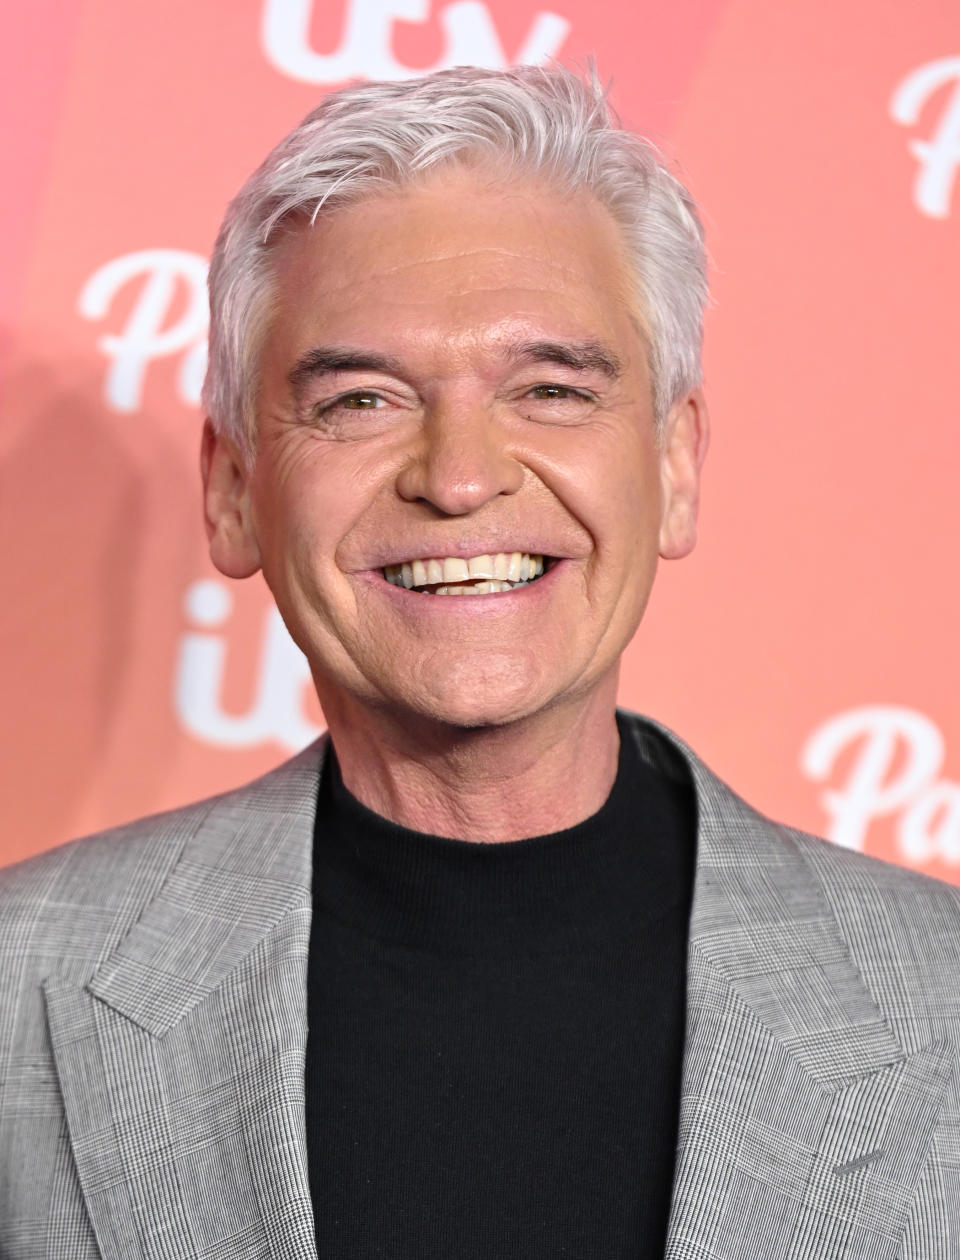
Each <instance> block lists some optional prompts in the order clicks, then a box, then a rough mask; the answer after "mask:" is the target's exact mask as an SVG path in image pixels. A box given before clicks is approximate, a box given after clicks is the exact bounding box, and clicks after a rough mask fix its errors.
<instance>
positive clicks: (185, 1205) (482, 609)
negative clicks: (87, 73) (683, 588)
mask: <svg viewBox="0 0 960 1260" xmlns="http://www.w3.org/2000/svg"><path fill="white" fill-rule="evenodd" d="M705 296H706V290H705V260H704V249H703V242H702V232H701V228H700V224H699V221H698V218H697V215H696V212H695V209H694V207H693V203H692V201H691V199H690V196H689V194H688V193H687V192H686V190H685V189H684V188H683V186H682V185H681V184H680V183H679V182H678V181H677V180H676V178H675V177H674V176H673V175H672V174H671V173H670V172H669V170H668V169H667V168H666V167H665V165H664V164H663V162H662V160H661V159H660V158H659V157H658V155H657V154H656V152H655V151H654V150H653V149H652V148H651V147H650V146H649V145H648V144H647V143H646V142H645V141H643V140H641V139H640V138H638V137H636V136H634V135H632V134H631V133H629V132H627V131H624V130H622V129H621V128H620V127H619V126H618V125H617V124H616V122H615V121H614V120H613V119H612V118H611V117H610V115H609V113H608V110H607V106H606V103H605V100H604V98H603V94H602V92H601V91H600V90H599V89H598V88H597V86H596V85H595V84H592V83H586V84H585V83H582V82H581V81H580V80H579V79H577V78H576V77H575V76H574V75H572V74H570V73H568V72H566V71H563V70H560V69H551V70H535V69H520V70H516V71H512V72H509V73H502V74H501V73H493V72H487V71H481V70H470V69H459V70H455V71H449V72H444V73H441V74H436V75H432V76H428V77H426V78H424V79H422V80H418V81H413V82H407V83H402V84H393V83H391V84H366V85H361V86H358V87H353V88H349V89H346V90H345V91H343V92H340V93H335V94H333V95H332V96H330V97H329V98H327V100H326V101H324V103H323V104H322V105H321V106H320V107H319V109H317V110H316V111H315V112H314V113H313V114H312V115H310V116H309V117H308V118H307V119H306V120H305V121H304V123H303V124H302V125H301V126H300V127H299V128H297V129H296V130H295V131H294V132H293V133H292V134H291V135H290V136H289V137H288V138H287V139H286V140H284V141H283V142H282V143H281V144H280V145H279V146H278V148H277V149H276V150H275V151H274V152H273V153H272V154H271V155H270V156H269V157H268V158H267V160H266V162H265V163H264V164H263V166H261V167H260V169H259V170H258V171H257V172H256V173H255V174H254V175H253V176H252V177H251V179H250V180H249V181H248V183H247V184H246V185H245V186H244V188H243V189H242V190H241V192H240V194H239V195H238V197H237V198H236V200H235V201H234V202H233V204H232V206H231V208H230V210H229V212H228V215H227V219H226V222H225V224H224V227H223V229H222V231H221V234H220V237H219V239H218V242H217V246H216V250H215V254H214V259H213V265H212V268H211V310H212V324H211V359H210V371H209V375H208V379H207V385H206V391H205V404H206V407H207V411H208V415H209V419H208V421H207V424H206V427H205V430H204V437H203V460H202V462H203V479H204V487H205V508H206V521H207V530H208V535H209V539H210V551H211V555H212V558H213V561H214V563H215V564H216V565H217V567H218V568H219V569H220V570H221V571H222V572H224V573H225V574H227V575H229V576H231V577H234V578H246V577H249V576H251V575H253V574H255V573H258V572H262V573H263V575H264V577H265V578H266V581H267V582H268V584H269V586H270V589H271V591H272V592H273V595H274V597H275V598H276V601H277V604H278V606H279V608H280V610H281V613H282V614H283V617H284V620H285V622H286V624H287V626H288V627H289V630H290V633H291V634H292V635H293V637H294V639H295V640H296V642H297V643H298V644H299V646H300V647H301V648H302V650H303V651H304V653H305V654H306V657H307V659H308V660H309V662H310V665H311V669H312V673H313V678H314V681H315V684H316V688H317V692H318V695H319V697H320V700H321V703H322V706H323V711H324V714H325V716H326V719H327V722H328V725H329V735H328V736H327V737H325V738H324V739H322V740H321V741H320V742H319V743H318V744H317V745H316V746H314V747H312V748H310V749H307V750H306V751H305V752H304V753H303V754H301V755H300V757H298V758H296V759H295V760H294V761H293V762H291V763H289V764H288V765H286V766H282V767H280V769H278V770H277V771H274V772H273V773H272V774H270V775H268V776H266V777H265V778H264V779H262V780H260V781H258V782H257V783H255V784H252V785H250V786H249V787H246V788H242V789H240V790H238V791H236V792H233V793H230V794H229V795H227V796H224V797H220V798H217V799H214V800H212V801H207V802H204V803H202V804H200V805H198V806H194V807H190V808H188V809H184V810H180V811H176V812H174V813H172V814H167V815H164V816H161V817H159V818H154V819H148V820H144V821H141V822H137V823H133V824H131V825H130V826H128V827H126V828H122V829H120V830H118V831H115V832H112V833H108V834H105V835H103V836H99V837H93V838H90V839H88V840H86V841H83V842H81V843H79V844H76V845H73V846H67V847H66V848H64V849H61V850H58V851H55V852H54V853H52V854H48V855H46V856H44V857H42V858H39V859H36V860H34V861H33V862H30V863H27V864H24V865H23V866H21V867H19V868H16V869H13V870H11V871H8V872H4V873H3V875H2V877H0V912H2V913H0V948H2V949H3V951H4V952H3V954H2V957H3V958H4V959H5V960H6V963H5V967H4V972H3V979H4V984H5V991H4V994H3V1005H2V1007H0V1037H2V1040H0V1055H2V1057H0V1069H2V1073H3V1075H2V1076H0V1079H2V1080H3V1085H4V1092H3V1096H2V1103H0V1252H2V1254H3V1256H4V1257H10V1258H11V1260H21V1258H25V1257H31V1258H32V1257H41V1256H43V1257H50V1256H84V1257H92V1256H97V1255H99V1256H104V1257H112V1258H114V1260H120V1258H121V1257H122V1258H123V1260H130V1257H164V1260H166V1258H167V1257H171V1256H177V1257H201V1256H202V1257H214V1256H218V1257H219V1256H222V1257H231V1258H232V1257H268V1256H270V1257H280V1256H284V1257H287V1256H304V1257H306V1256H313V1255H316V1254H319V1255H321V1256H326V1255H330V1256H338V1257H339V1256H343V1257H351V1258H354V1257H356V1258H358V1260H363V1258H364V1257H371V1258H372V1257H391V1260H394V1258H396V1260H404V1258H407V1257H410V1258H412V1257H417V1258H418V1260H424V1258H430V1257H438V1258H439V1257H445V1258H447V1257H474V1256H475V1257H483V1258H484V1260H492V1258H497V1257H503V1258H507V1257H541V1256H542V1257H554V1256H561V1255H569V1256H576V1257H591V1258H592V1257H600V1256H602V1257H604V1260H613V1258H616V1257H624V1258H626V1257H632V1258H636V1257H650V1258H653V1257H661V1256H671V1257H676V1258H677V1260H679V1258H680V1257H684V1258H687V1260H693V1258H694V1257H697V1258H698V1260H699V1258H702V1260H706V1258H707V1257H711V1258H715V1260H721V1258H727V1257H729V1258H730V1260H733V1258H734V1257H737V1258H740V1260H747V1258H749V1260H758V1258H761V1257H784V1256H791V1257H796V1258H803V1257H810V1260H814V1258H816V1260H830V1258H834V1257H851V1258H852V1257H857V1260H867V1258H870V1257H875V1258H876V1260H880V1258H881V1257H882V1258H887V1257H890V1258H891V1260H892V1258H893V1257H894V1256H899V1257H903V1258H904V1260H907V1258H914V1260H920V1258H921V1257H922V1258H923V1260H938V1258H939V1257H943V1258H944V1260H946V1257H948V1256H955V1255H956V1254H957V1248H958V1246H960V1161H958V1160H957V1158H956V1152H957V1150H960V1107H958V1094H957V1083H956V1082H957V1075H958V1074H957V1071H956V1067H957V1062H956V1061H957V1051H956V1048H955V1047H956V1041H957V1037H958V1034H960V1000H958V997H957V993H958V986H957V961H958V958H957V955H958V945H957V942H958V940H960V932H958V929H960V913H958V910H960V907H958V898H957V894H956V892H955V891H954V890H952V889H949V888H947V887H945V886H943V885H938V884H935V883H932V882H930V881H927V880H923V879H921V878H918V877H916V876H913V875H910V874H908V873H906V872H903V871H897V870H894V869H893V868H888V867H884V866H882V865H879V864H876V863H873V862H871V861H869V860H867V859H864V858H862V857H860V856H857V855H853V854H849V853H845V852H841V851H839V850H836V849H833V848H831V847H830V846H828V845H825V844H824V843H823V842H821V841H818V840H815V839H813V838H811V837H808V836H803V835H800V834H799V833H796V832H792V831H788V830H787V829H785V828H782V827H779V826H777V825H776V824H774V823H771V822H769V821H768V820H766V819H764V818H762V817H761V816H760V815H758V814H756V813H754V812H753V811H752V810H750V809H749V807H748V806H746V805H745V804H744V803H743V802H742V801H740V800H739V799H738V798H737V797H736V796H735V795H734V794H733V793H732V792H731V791H730V790H729V789H728V788H726V787H725V786H724V785H723V784H722V783H721V782H719V780H717V779H716V778H715V777H714V776H713V775H712V774H711V773H710V771H709V770H708V769H707V768H706V767H705V766H704V765H703V764H702V763H701V762H700V761H699V760H698V759H697V758H696V756H695V755H694V754H693V753H692V752H691V751H690V750H689V749H688V748H686V747H685V746H684V745H683V744H681V743H680V742H679V741H678V740H677V739H676V738H675V737H674V736H672V735H671V734H669V733H668V732H667V731H665V730H663V729H662V728H661V727H658V726H657V725H655V724H654V723H652V722H649V721H647V720H645V719H641V718H639V717H636V716H634V715H630V714H626V713H622V712H618V711H617V709H616V692H617V671H618V665H619V661H620V658H621V655H622V653H623V651H624V648H625V647H626V646H627V644H628V643H629V641H630V639H631V637H632V635H633V634H634V632H635V630H636V628H637V626H638V624H639V622H640V619H641V617H642V615H643V612H644V609H645V607H646V603H647V600H648V598H649V596H650V591H651V587H652V584H653V580H654V576H655V572H656V568H657V564H658V561H659V560H660V559H661V558H667V559H675V558H679V557H682V556H684V555H686V554H687V553H688V552H689V551H690V550H691V548H692V547H693V545H694V541H695V527H696V516H697V499H698V485H699V475H700V468H701V465H702V462H703V458H704V455H705V453H706V448H707V416H706V409H705V404H704V399H703V394H702V390H701V386H700V366H699V363H700V357H699V356H700V338H701V316H702V310H703V305H704V301H705Z"/></svg>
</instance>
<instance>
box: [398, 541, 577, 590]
mask: <svg viewBox="0 0 960 1260" xmlns="http://www.w3.org/2000/svg"><path fill="white" fill-rule="evenodd" d="M552 563H553V561H552V560H551V558H550V557H549V556H542V555H538V554H533V553H531V552H528V551H498V552H497V553H496V555H481V556H470V557H468V558H463V557H461V556H441V557H436V556H434V557H430V558H425V559H417V560H405V561H403V562H402V563H401V564H388V565H386V566H385V567H384V568H383V570H382V573H383V576H384V578H386V580H387V581H388V582H390V583H391V585H393V586H400V587H403V588H404V589H405V590H408V591H412V592H413V593H415V594H418V595H500V594H504V593H505V592H507V591H515V590H517V588H518V587H521V586H530V585H531V583H533V582H536V581H537V580H538V578H540V577H542V576H543V574H544V573H546V572H547V571H548V569H549V568H550V566H551V564H552Z"/></svg>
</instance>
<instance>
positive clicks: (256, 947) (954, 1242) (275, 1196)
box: [0, 718, 960, 1260]
mask: <svg viewBox="0 0 960 1260" xmlns="http://www.w3.org/2000/svg"><path fill="white" fill-rule="evenodd" d="M631 731H632V734H633V735H634V737H635V738H636V739H637V740H638V741H639V743H640V746H641V751H642V752H643V755H644V756H647V757H656V756H657V755H658V754H657V753H656V745H654V744H653V743H652V741H651V740H650V736H649V733H648V725H647V723H646V722H644V721H643V720H642V719H639V718H637V719H634V720H632V722H631ZM664 734H667V732H664ZM669 738H670V739H671V740H672V742H673V747H674V748H675V749H676V750H677V754H676V755H678V756H681V757H683V758H685V759H686V761H687V762H688V764H689V766H690V768H691V770H692V772H693V776H694V779H695V783H696V789H697V798H698V807H699V826H698V846H699V851H698V861H697V875H696V885H695V895H694V907H693V914H692V923H691V933H690V948H689V979H688V995H687V1033H686V1047H685V1051H684V1064H683V1086H682V1098H681V1108H680V1133H679V1145H678V1153H677V1164H676V1176H675V1183H674V1194H673V1208H672V1214H671V1220H670V1226H669V1235H668V1241H667V1246H666V1253H665V1254H666V1256H667V1257H671V1258H672V1260H734V1257H736V1258H737V1260H761V1258H763V1257H777V1258H778V1260H788V1258H791V1260H801V1258H802V1260H834V1258H836V1260H839V1258H840V1257H847V1258H849V1260H881V1258H883V1260H892V1258H893V1257H902V1258H903V1260H947V1258H948V1257H951V1258H953V1260H960V1093H958V1072H957V1053H958V1052H957V1047H958V1045H960V968H958V954H960V890H957V889H954V888H952V887H950V886H948V885H945V884H940V883H937V882H934V881H932V880H928V879H925V878H922V877H920V876H917V875H914V874H911V873H908V872H905V871H902V870H899V869H897V868H895V867H892V866H887V865H884V864H882V863H878V862H875V861H871V860H869V859H867V858H863V857H861V856H859V855H857V854H852V853H849V852H845V851H842V850H839V849H836V848H833V847H832V846H829V845H827V844H824V843H823V842H822V841H819V840H815V839H813V838H811V837H809V836H805V835H802V834H800V833H798V832H794V831H789V830H787V829H786V828H784V827H780V826H778V825H776V824H774V823H771V822H769V821H768V820H767V819H765V818H763V817H761V816H760V815H758V814H757V813H755V812H754V811H753V810H752V809H750V808H749V807H748V806H747V805H746V804H744V802H743V801H741V800H740V799H739V798H738V797H737V796H735V795H734V794H733V793H732V792H731V791H730V790H729V788H727V787H726V786H725V785H724V784H723V783H721V782H720V781H719V780H718V779H717V778H716V777H715V776H714V775H713V774H711V773H710V771H709V770H708V769H707V768H706V767H705V766H704V765H703V764H702V763H701V762H700V761H699V760H698V759H697V758H696V757H695V756H694V755H693V754H692V753H691V752H690V750H689V749H687V748H685V747H684V746H683V745H682V744H680V743H679V741H676V740H675V739H674V738H673V737H672V736H669ZM324 747H325V745H324V742H323V740H321V741H319V742H318V743H317V744H315V745H314V746H313V747H311V748H309V749H307V750H306V751H305V752H304V753H302V754H300V756H298V757H296V758H294V760H292V761H290V762H288V763H287V764H286V765H284V766H281V767H280V768H279V769H278V770H275V771H274V772H272V773H271V774H268V775H266V776H265V777H264V778H262V779H259V780H258V781H257V782H255V783H253V784H251V785H250V786H248V787H245V788H241V789H240V790H239V791H236V792H230V793H228V794H227V795H225V796H221V797H218V798H216V799H214V800H210V801H206V802H203V803H201V804H198V805H194V806H191V807H190V808H187V809H182V810H176V811H174V812H172V813H169V814H165V815H161V816H159V817H157V818H152V819H147V820H145V821H140V822H136V823H133V824H131V825H129V826H127V827H121V828H119V829H117V830H115V831H111V832H107V833H104V834H102V835H98V836H94V837H92V838H90V839H87V840H83V841H80V842H77V843H75V844H71V845H66V846H64V847H62V848H59V849H55V850H53V851H52V852H50V853H47V854H44V855H42V856H40V857H38V858H34V859H32V860H30V861H28V862H25V863H22V864H20V865H19V866H16V867H11V868H8V869H7V870H5V871H2V872H0V1257H2V1258H3V1260H28V1258H29V1260H52V1258H53V1260H57V1258H61V1257H62V1258H66V1257H71V1258H74V1257H76V1258H80V1257H84V1258H86V1257H91V1258H92V1257H104V1258H106V1260H141V1258H142V1260H147V1258H149V1260H180V1258H183V1260H186V1257H204V1260H254V1257H256V1258H257V1260H261V1258H263V1260H266V1258H267V1257H272V1258H274V1260H294V1258H296V1257H304V1258H306V1257H313V1256H315V1254H316V1252H315V1247H314V1240H313V1220H312V1211H311V1204H310V1193H309V1187H308V1181H307V1168H306V1150H305V1146H306V1139H305V1126H304V1084H303V1071H304V1046H305V1040H306V1015H305V996H304V989H305V975H306V962H307V944H308V934H309V928H310V865H311V863H310V857H311V841H312V828H313V821H314V801H315V789H316V782H317V771H318V766H319V764H320V761H321V758H322V756H323V752H324ZM642 1193H643V1187H642V1186H640V1187H638V1194H642Z"/></svg>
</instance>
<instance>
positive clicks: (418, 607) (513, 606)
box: [355, 560, 570, 617]
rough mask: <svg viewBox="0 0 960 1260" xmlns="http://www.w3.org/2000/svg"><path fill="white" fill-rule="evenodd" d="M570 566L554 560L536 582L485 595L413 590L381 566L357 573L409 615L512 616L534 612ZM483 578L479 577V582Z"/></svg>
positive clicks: (565, 561) (562, 561)
mask: <svg viewBox="0 0 960 1260" xmlns="http://www.w3.org/2000/svg"><path fill="white" fill-rule="evenodd" d="M569 565H570V561H569V560H554V561H553V563H552V564H551V565H550V568H549V569H547V570H546V572H545V573H543V574H541V575H540V577H538V578H537V580H536V581H535V582H530V583H528V584H527V585H526V586H518V587H515V588H514V589H513V590H512V591H490V592H488V593H487V594H486V595H431V594H427V593H425V592H423V591H410V590H407V588H406V587H405V586H394V585H393V583H392V582H388V581H387V579H386V578H385V577H384V576H383V572H382V570H380V569H367V570H365V571H364V572H361V573H357V574H355V576H356V577H358V578H360V579H361V580H362V581H365V582H369V583H371V584H372V585H375V586H376V587H377V589H378V590H379V591H381V592H382V593H385V594H386V596H387V598H388V599H393V600H396V601H397V606H398V608H400V609H402V610H403V612H404V613H406V614H408V615H409V614H411V613H413V614H415V615H418V616H425V617H436V616H439V617H449V616H457V617H488V616H490V615H491V614H492V615H494V616H496V615H497V614H498V613H499V614H502V615H509V614H512V613H514V612H519V611H520V610H522V609H530V610H531V611H532V610H533V609H534V608H535V606H536V605H537V604H538V603H539V602H540V600H541V599H543V598H545V597H548V596H549V595H550V592H551V591H552V589H553V587H554V586H555V585H556V583H557V582H558V581H561V580H562V578H563V574H564V573H565V572H566V570H567V568H568V567H569ZM483 580H484V579H483V578H477V581H478V582H482V581H483Z"/></svg>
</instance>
